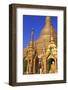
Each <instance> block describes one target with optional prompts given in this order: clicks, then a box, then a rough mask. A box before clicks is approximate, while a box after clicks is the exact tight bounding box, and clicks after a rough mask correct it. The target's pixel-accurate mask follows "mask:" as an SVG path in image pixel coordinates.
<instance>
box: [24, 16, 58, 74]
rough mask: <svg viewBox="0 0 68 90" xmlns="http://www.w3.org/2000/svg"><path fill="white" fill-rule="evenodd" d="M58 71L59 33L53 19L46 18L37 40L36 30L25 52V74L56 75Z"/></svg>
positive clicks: (32, 33)
mask: <svg viewBox="0 0 68 90" xmlns="http://www.w3.org/2000/svg"><path fill="white" fill-rule="evenodd" d="M57 71H58V70H57V32H56V31H55V29H54V27H53V26H52V22H51V18H50V17H49V16H47V17H46V20H45V25H44V27H43V29H42V30H41V32H40V36H39V38H38V39H37V40H34V29H32V32H31V40H30V43H29V45H28V46H27V48H24V50H23V74H46V73H56V72H57Z"/></svg>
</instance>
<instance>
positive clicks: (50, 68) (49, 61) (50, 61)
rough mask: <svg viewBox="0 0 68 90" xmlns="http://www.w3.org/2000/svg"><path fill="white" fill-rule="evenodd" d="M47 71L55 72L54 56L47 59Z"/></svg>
mask: <svg viewBox="0 0 68 90" xmlns="http://www.w3.org/2000/svg"><path fill="white" fill-rule="evenodd" d="M46 72H47V73H54V72H55V59H54V58H48V59H47V62H46Z"/></svg>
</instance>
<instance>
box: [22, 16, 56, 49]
mask: <svg viewBox="0 0 68 90" xmlns="http://www.w3.org/2000/svg"><path fill="white" fill-rule="evenodd" d="M45 19H46V16H33V15H23V48H26V47H27V45H28V44H29V41H30V38H31V31H32V28H34V40H37V39H38V38H39V35H40V32H41V31H42V28H43V27H44V24H45ZM51 21H52V25H53V27H54V29H55V31H56V32H57V16H51Z"/></svg>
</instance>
